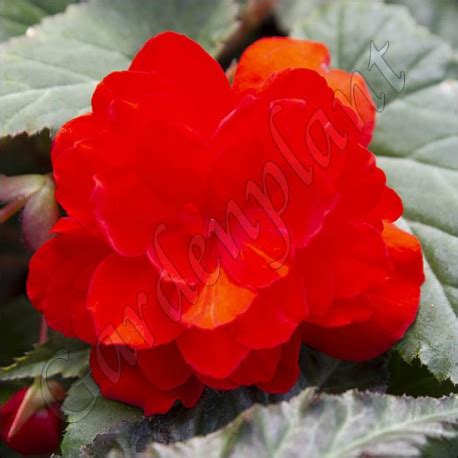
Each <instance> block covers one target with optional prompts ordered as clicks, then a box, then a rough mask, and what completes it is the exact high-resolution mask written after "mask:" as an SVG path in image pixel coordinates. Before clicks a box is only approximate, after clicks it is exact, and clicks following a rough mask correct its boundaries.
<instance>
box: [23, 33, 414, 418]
mask: <svg viewBox="0 0 458 458" xmlns="http://www.w3.org/2000/svg"><path fill="white" fill-rule="evenodd" d="M328 65H329V53H328V50H327V49H326V48H325V47H324V46H323V45H321V44H319V43H312V42H307V41H297V40H291V39H288V38H268V39H263V40H260V41H258V42H256V43H254V44H253V45H252V46H250V47H249V48H248V49H247V50H246V51H245V53H244V54H243V55H242V57H241V59H240V63H239V66H238V69H237V72H236V74H235V78H234V82H233V85H232V87H231V86H230V84H229V82H228V80H227V78H226V76H225V74H224V72H223V71H222V69H221V68H220V66H219V65H218V63H217V62H216V61H215V60H213V59H212V58H211V57H210V56H208V55H207V54H206V53H205V51H204V50H203V49H202V48H201V47H200V46H199V45H197V44H196V43H194V42H193V41H191V40H189V39H188V38H186V37H184V36H181V35H178V34H175V33H163V34H161V35H158V36H156V37H155V38H153V39H151V40H150V41H148V42H147V43H146V44H145V46H144V47H143V49H142V50H141V51H140V52H139V53H138V54H137V56H136V57H135V59H134V61H133V62H132V65H131V67H130V69H129V70H127V71H123V72H115V73H112V74H110V75H108V76H107V77H106V78H105V79H104V80H103V81H102V82H101V83H100V84H99V86H98V87H97V89H96V91H95V93H94V96H93V100H92V108H93V111H92V113H90V114H87V115H85V116H81V117H79V118H76V119H74V120H72V121H70V122H69V123H67V124H66V125H65V126H64V127H62V129H61V130H60V132H59V133H58V135H57V137H56V139H55V142H54V146H53V151H52V160H53V166H54V178H55V181H56V186H57V187H56V196H57V199H58V201H59V202H60V204H61V205H62V206H63V207H64V208H65V210H66V211H67V213H68V217H67V218H63V219H61V220H60V221H59V222H58V224H57V225H56V227H55V228H54V232H55V233H56V236H55V238H53V239H52V240H50V241H49V242H47V243H46V244H45V245H44V246H43V247H42V248H41V249H40V250H39V251H38V252H37V253H36V254H35V256H34V257H33V259H32V261H31V264H30V275H29V280H28V292H29V296H30V298H31V300H32V302H33V303H34V304H35V306H36V307H37V308H38V309H39V310H40V311H42V312H43V313H44V314H45V316H46V319H47V321H48V323H49V325H50V326H52V327H54V328H56V329H58V330H59V331H61V332H63V333H64V334H66V335H69V336H76V337H79V338H81V339H84V340H86V341H87V342H89V343H91V344H93V345H94V348H93V351H92V356H91V365H92V368H93V375H94V378H95V380H96V381H97V382H98V383H99V385H100V387H101V390H102V392H103V393H104V395H105V396H107V397H110V398H114V399H120V400H123V401H125V402H128V403H131V404H135V405H138V406H141V407H143V408H144V410H145V412H146V413H147V414H151V413H154V412H165V411H167V410H168V409H169V408H170V407H171V405H172V404H173V403H174V402H175V401H177V400H180V401H181V402H182V403H183V404H184V405H186V406H192V405H193V404H195V402H197V399H198V398H199V396H200V393H201V391H202V389H203V387H204V385H208V386H211V387H214V388H216V389H231V388H235V387H238V386H242V385H257V386H258V387H260V388H262V389H264V390H266V391H268V392H273V393H277V392H284V391H287V390H288V389H289V388H290V387H291V386H292V385H293V384H294V383H295V381H296V379H297V376H298V373H299V369H298V353H299V348H300V345H301V340H303V341H304V342H305V343H307V344H309V345H311V346H313V347H315V348H317V349H319V350H322V351H325V352H327V353H328V354H330V355H334V356H336V357H339V358H342V359H349V360H363V359H368V358H372V357H374V356H376V355H378V354H380V353H382V352H384V351H386V350H387V349H389V348H390V347H391V346H392V345H393V343H394V342H396V341H397V340H398V339H400V338H401V337H402V336H403V335H404V333H405V332H406V330H407V328H408V327H409V326H410V324H411V323H412V322H413V320H414V318H415V315H416V312H417V308H418V303H419V294H420V285H421V283H422V282H423V270H422V257H421V250H420V246H419V244H418V241H417V240H416V238H415V237H413V236H411V235H409V234H407V233H405V232H403V231H401V230H400V229H398V228H396V227H395V226H394V225H393V224H392V222H393V221H395V220H396V219H397V218H399V216H400V215H401V213H402V204H401V201H400V199H399V197H398V196H397V194H396V193H395V192H394V191H393V190H391V189H390V188H388V187H387V186H386V178H385V175H384V173H383V172H382V171H381V170H380V169H379V168H378V167H377V165H376V162H375V157H374V156H373V154H372V153H371V152H370V151H369V150H368V149H367V145H368V143H369V141H370V138H371V136H372V131H373V127H374V120H375V107H374V104H373V102H372V100H371V98H370V93H369V90H368V88H367V87H366V84H365V82H364V80H363V79H362V78H361V77H360V76H357V75H356V76H353V75H350V74H348V73H346V72H343V71H341V70H329V68H328ZM352 95H353V97H351V96H352ZM132 350H135V351H134V352H132Z"/></svg>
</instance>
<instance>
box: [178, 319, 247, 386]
mask: <svg viewBox="0 0 458 458" xmlns="http://www.w3.org/2000/svg"><path fill="white" fill-rule="evenodd" d="M177 343H178V348H179V349H180V351H181V353H182V355H183V358H184V359H185V361H186V362H187V363H188V364H189V365H190V366H191V367H192V368H193V369H194V370H195V371H197V372H199V373H200V374H203V375H204V376H209V377H212V378H216V379H222V378H225V377H228V376H229V375H230V374H232V373H233V372H234V371H235V369H237V367H238V366H239V365H240V363H241V362H242V361H243V360H244V359H245V357H246V356H247V355H248V348H246V347H244V346H242V345H240V344H238V343H237V342H235V341H234V339H233V337H232V336H231V335H230V333H229V331H228V330H227V328H226V327H219V328H217V329H213V330H211V331H210V330H204V329H189V330H187V331H185V332H184V333H183V334H182V335H181V336H179V337H178V339H177Z"/></svg>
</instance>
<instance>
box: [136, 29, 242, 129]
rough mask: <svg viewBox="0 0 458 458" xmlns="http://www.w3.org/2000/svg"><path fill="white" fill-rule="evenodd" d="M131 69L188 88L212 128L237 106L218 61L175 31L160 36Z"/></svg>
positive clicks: (198, 109)
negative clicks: (156, 75)
mask: <svg viewBox="0 0 458 458" xmlns="http://www.w3.org/2000/svg"><path fill="white" fill-rule="evenodd" d="M130 70H131V71H141V72H157V73H158V74H159V75H160V76H161V77H163V78H164V79H165V80H167V81H169V82H172V83H173V84H175V85H176V86H178V87H180V88H183V89H186V91H187V93H188V94H189V96H190V97H192V100H193V102H194V107H195V109H196V111H199V112H200V113H203V114H204V116H205V119H207V120H208V127H209V129H215V128H216V126H217V124H218V123H219V122H220V121H221V119H222V118H223V117H224V116H225V115H226V114H227V113H228V112H229V111H230V110H231V109H232V107H233V103H234V102H233V95H232V91H231V87H230V85H229V81H228V80H227V78H226V75H225V74H224V72H223V70H222V68H221V67H220V65H219V64H218V62H217V61H216V60H215V59H213V58H212V57H211V56H210V55H208V54H207V53H206V51H205V50H204V49H203V48H202V47H201V46H200V45H199V44H197V43H196V42H195V41H192V40H190V39H189V38H187V37H185V36H184V35H180V34H178V33H174V32H164V33H161V34H159V35H156V36H155V37H154V38H152V39H151V40H149V41H148V42H146V44H145V45H144V46H143V48H142V49H141V50H140V51H139V52H138V54H137V55H136V57H135V58H134V60H133V62H132V64H131V66H130Z"/></svg>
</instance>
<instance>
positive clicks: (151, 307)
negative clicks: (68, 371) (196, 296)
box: [88, 255, 182, 349]
mask: <svg viewBox="0 0 458 458" xmlns="http://www.w3.org/2000/svg"><path fill="white" fill-rule="evenodd" d="M160 287H161V283H160V279H159V275H158V273H157V272H156V270H155V269H154V268H153V267H152V266H151V264H150V263H149V262H148V260H147V259H146V258H123V257H120V256H117V255H110V256H109V257H108V258H106V259H105V260H104V262H102V263H101V264H100V265H99V267H98V268H97V270H96V272H95V273H94V276H93V278H92V282H91V284H90V287H89V293H88V308H89V310H90V312H91V314H92V316H93V318H94V323H95V328H96V331H97V335H98V336H99V339H100V342H101V343H102V344H107V345H127V346H129V347H132V348H137V349H149V348H152V347H155V346H158V345H162V344H165V343H168V342H170V341H172V340H173V339H174V338H176V337H177V336H178V335H179V334H180V332H181V331H182V326H181V325H180V323H179V322H178V320H179V316H180V314H181V311H180V303H179V301H178V298H177V296H176V295H174V296H173V297H172V298H171V299H170V300H169V301H161V296H160V295H159V293H158V290H159V288H160Z"/></svg>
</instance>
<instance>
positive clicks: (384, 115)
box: [292, 1, 458, 384]
mask: <svg viewBox="0 0 458 458" xmlns="http://www.w3.org/2000/svg"><path fill="white" fill-rule="evenodd" d="M355 24H358V27H355ZM292 33H293V35H294V36H299V37H303V38H304V37H306V38H309V39H313V40H318V41H323V42H325V43H326V44H327V45H328V46H329V48H330V50H331V54H332V61H331V63H332V64H333V66H334V67H339V68H343V69H345V70H347V71H354V70H358V71H360V72H361V73H362V74H363V75H364V76H365V78H366V80H367V81H368V83H369V85H370V86H371V88H372V89H373V91H374V92H375V94H377V95H379V96H380V95H381V94H384V95H385V105H384V106H383V107H382V108H383V109H382V111H381V113H379V115H378V119H377V127H376V131H375V136H374V139H373V141H372V144H371V146H370V148H371V150H372V151H373V152H374V153H375V154H377V155H378V156H379V164H380V166H381V167H382V168H383V169H384V170H385V171H386V173H387V176H388V182H389V184H390V185H391V186H392V187H393V188H394V189H395V190H396V191H398V192H399V193H400V195H401V197H402V199H403V202H404V207H405V212H404V216H405V224H407V225H408V228H409V230H411V231H412V232H413V233H415V235H416V236H417V237H418V238H419V239H420V241H421V243H422V246H423V250H424V254H425V260H426V266H425V271H426V276H427V279H426V283H425V285H424V286H423V289H422V298H421V307H420V311H419V314H418V318H417V320H416V322H415V324H414V325H413V326H412V328H411V329H410V331H409V332H408V334H407V336H406V338H405V339H404V340H403V341H402V343H401V344H400V346H399V349H400V351H401V354H402V355H403V357H404V358H405V359H406V360H408V361H412V360H413V359H414V358H415V357H417V356H418V357H419V358H420V360H421V362H422V363H423V364H425V365H427V366H428V368H429V369H430V370H431V371H432V372H433V373H434V375H435V376H436V377H437V378H438V379H439V380H445V379H447V378H450V379H451V380H452V381H453V382H454V383H455V384H456V383H458V318H457V302H458V238H457V237H458V198H457V197H458V195H457V194H458V192H457V191H458V154H457V148H458V122H457V114H458V83H456V82H453V81H442V80H444V78H445V76H446V74H447V71H448V69H449V66H450V62H451V61H452V59H453V51H452V49H451V48H450V46H449V45H448V44H447V43H445V42H444V41H442V40H441V39H440V38H438V37H435V36H433V35H431V34H429V33H428V31H427V30H426V29H424V28H422V27H420V26H418V25H417V24H416V23H415V22H414V20H413V19H412V18H411V17H410V16H409V14H408V12H407V10H406V9H405V8H404V7H400V6H394V5H383V4H379V3H376V4H373V3H372V2H358V1H353V2H351V1H350V2H347V1H341V2H338V3H336V4H333V5H330V6H327V7H323V8H321V9H318V10H317V11H316V12H315V13H314V14H312V15H311V16H309V17H308V19H306V20H305V21H303V22H298V23H297V24H296V25H295V27H294V30H293V32H292ZM371 41H374V42H375V45H376V47H377V49H381V48H382V46H383V45H384V44H385V42H387V41H389V48H388V50H387V51H386V54H385V55H384V58H385V60H386V62H387V63H388V64H389V66H390V67H391V70H392V72H394V74H397V75H398V76H400V72H405V87H404V88H403V89H402V90H400V87H397V84H399V83H396V80H394V79H393V78H395V76H393V74H392V73H388V80H390V81H391V83H392V84H389V83H388V80H387V79H386V78H385V77H384V76H383V74H382V72H381V71H380V70H379V69H378V68H377V67H375V66H373V67H372V68H370V66H369V65H368V64H369V62H370V52H371Z"/></svg>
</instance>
